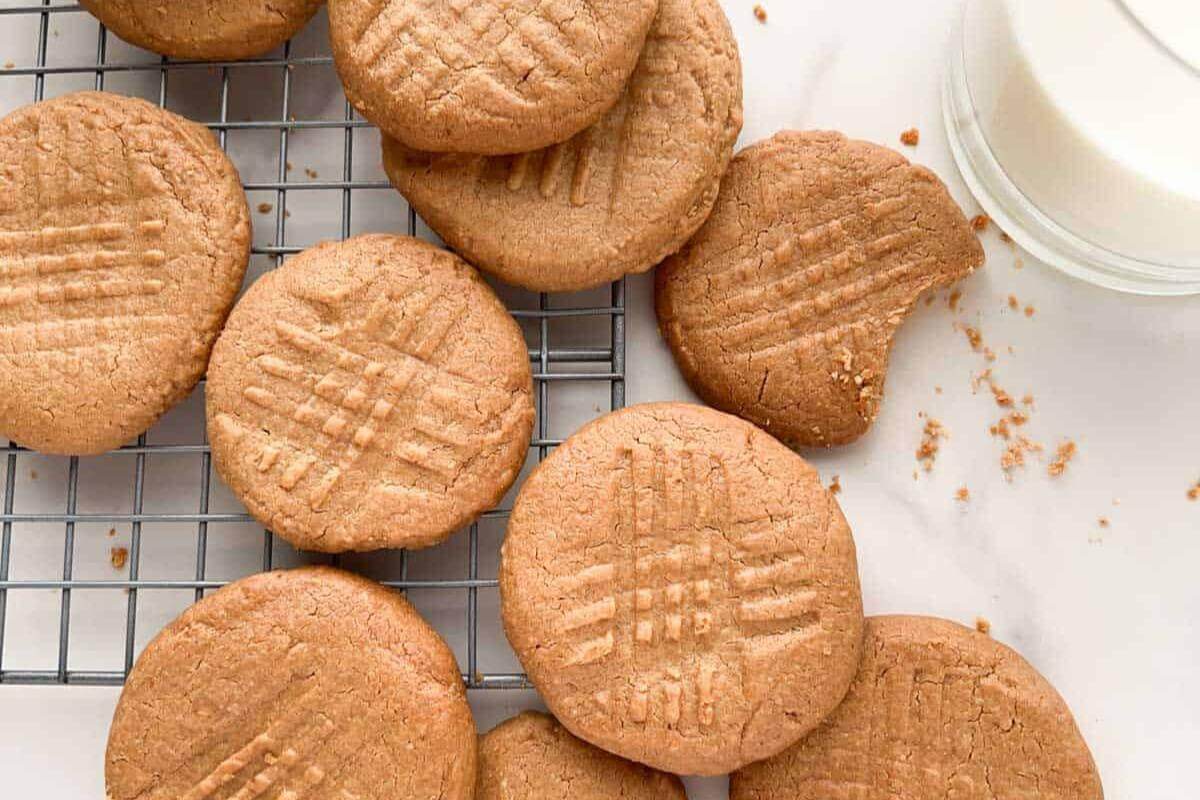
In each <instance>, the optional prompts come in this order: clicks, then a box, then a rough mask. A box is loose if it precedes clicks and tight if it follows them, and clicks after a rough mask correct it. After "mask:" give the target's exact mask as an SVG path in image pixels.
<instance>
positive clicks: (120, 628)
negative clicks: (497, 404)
mask: <svg viewBox="0 0 1200 800" xmlns="http://www.w3.org/2000/svg"><path fill="white" fill-rule="evenodd" d="M0 48H4V49H0V64H3V69H0V113H4V114H6V113H8V112H10V111H12V110H13V109H15V108H16V107H18V106H20V105H23V104H25V103H28V102H34V101H39V100H43V99H47V98H50V97H53V96H57V95H61V94H64V93H66V92H70V91H76V90H80V89H104V90H109V91H114V92H119V93H122V94H131V95H135V96H142V97H145V98H146V99H150V100H153V101H157V102H158V104H159V105H161V106H163V107H166V108H169V109H171V110H173V111H176V112H178V113H182V114H184V115H185V116H188V117H190V118H192V119H194V120H197V121H200V122H202V123H204V124H206V125H207V126H208V127H209V128H210V129H212V130H213V131H214V133H215V134H216V135H217V137H218V139H219V141H220V143H221V146H222V147H223V148H225V149H226V151H227V152H228V153H229V154H230V156H231V157H232V158H233V160H234V162H235V163H236V164H237V165H238V167H239V169H240V171H241V173H242V178H243V182H244V185H245V188H246V192H247V196H248V198H249V199H250V204H251V212H252V216H253V218H254V222H255V240H254V245H253V248H252V259H251V268H250V270H249V272H248V275H247V283H250V282H252V281H253V280H254V279H255V278H256V277H258V276H259V275H261V274H262V272H263V271H265V270H269V269H272V268H274V267H275V266H278V264H279V263H281V262H282V261H283V260H284V259H286V258H287V257H288V256H289V255H291V254H294V253H297V252H299V251H301V250H302V249H304V248H305V247H306V246H308V245H311V244H313V243H315V242H316V241H318V240H320V239H328V238H346V237H348V236H351V235H354V234H356V233H359V232H363V231H368V230H370V231H391V232H401V233H408V234H410V235H421V236H424V237H425V238H429V239H435V237H433V236H432V234H430V232H429V231H428V229H427V228H425V227H424V225H423V224H422V223H421V222H420V221H419V220H418V218H417V216H416V215H415V213H414V212H413V211H412V209H411V208H409V207H408V206H407V204H406V203H404V201H403V198H401V197H400V196H399V195H398V194H397V193H396V192H395V191H394V190H393V189H392V188H391V186H390V185H389V184H388V183H387V181H386V180H385V179H384V175H383V173H382V171H381V169H380V168H379V165H378V161H379V156H378V132H377V131H375V130H374V129H373V128H372V126H371V125H370V124H369V123H367V122H366V121H365V120H363V119H361V118H359V117H357V116H356V115H355V113H354V111H353V109H352V108H351V107H350V105H349V104H348V103H347V102H346V101H345V97H344V95H343V94H342V92H341V88H340V85H338V83H337V78H336V74H335V72H334V68H333V63H332V58H331V57H330V55H329V50H328V45H327V23H326V21H325V18H324V14H322V15H320V16H319V17H318V18H317V19H316V20H314V21H313V23H312V24H310V26H309V27H308V28H306V30H305V31H304V32H303V33H302V34H300V35H299V36H298V37H297V39H296V40H294V41H292V42H289V43H288V44H287V45H285V46H284V47H282V48H280V49H279V50H278V51H277V52H275V53H272V54H270V55H269V56H266V57H262V58H257V59H253V60H249V61H237V62H177V61H171V60H167V59H162V58H159V57H158V56H154V55H152V54H148V53H145V52H144V51H140V50H137V49H136V48H133V47H132V46H130V45H128V44H126V43H124V42H122V41H120V40H119V39H117V38H116V37H115V36H112V35H110V34H108V33H107V32H106V31H105V30H104V28H103V27H102V26H100V25H99V24H98V23H97V22H96V21H95V20H94V19H92V18H91V16H90V15H88V14H87V13H85V12H82V10H81V9H80V8H79V7H78V6H77V5H75V4H73V3H66V4H58V3H52V2H50V0H43V2H41V3H38V4H31V3H30V2H28V0H24V1H23V2H22V0H0ZM0 146H2V143H0ZM318 167H319V169H320V172H319V171H318ZM302 170H303V171H302ZM321 172H324V173H325V174H326V175H328V174H330V173H332V174H334V175H336V176H337V177H335V178H329V177H322V176H321ZM496 288H497V290H498V291H499V292H500V294H501V296H502V297H503V298H504V300H505V301H506V303H507V304H508V306H509V308H510V309H511V310H512V313H513V315H514V316H515V317H516V318H517V320H518V322H519V323H520V324H521V326H522V328H523V330H524V331H525V334H526V338H527V341H528V342H529V343H530V353H529V356H530V360H531V362H532V364H533V367H534V381H535V387H536V402H537V411H538V417H537V424H536V428H535V439H534V441H533V445H532V448H531V452H530V457H529V459H528V462H527V468H528V467H529V466H532V465H533V464H535V463H536V462H537V461H539V460H541V459H542V458H544V457H545V455H546V454H547V452H548V451H549V450H550V449H551V448H553V447H554V446H555V445H556V444H558V443H559V442H560V441H561V439H562V438H563V437H564V436H566V435H567V434H568V433H569V432H570V431H571V430H572V429H573V428H574V427H576V426H578V425H579V424H581V423H583V422H585V421H586V420H587V419H589V418H591V417H594V416H596V415H598V414H600V413H602V412H606V411H609V410H611V409H615V408H620V407H621V406H622V405H624V401H625V385H624V379H625V317H624V313H625V312H624V309H625V286H624V282H619V283H616V284H613V285H612V286H611V287H605V288H604V289H602V290H597V291H594V292H589V293H581V294H577V295H566V296H561V295H554V296H549V295H545V294H541V295H537V294H532V293H527V292H522V291H516V290H512V289H511V288H508V287H500V286H498V287H496ZM552 339H553V341H554V343H553V344H552ZM0 391H3V388H2V387H0ZM202 391H203V390H202V387H201V388H200V389H198V390H197V391H196V392H194V393H193V396H192V397H191V398H189V399H188V401H186V402H185V403H183V404H182V405H181V406H180V407H179V408H177V409H175V410H173V411H172V412H170V413H169V414H168V415H167V416H165V417H164V418H163V420H161V421H160V422H159V423H158V424H157V425H156V426H155V427H154V428H152V429H151V430H150V431H148V432H147V433H146V434H144V435H142V436H140V437H138V439H137V442H136V443H131V444H129V445H127V446H125V447H122V448H121V449H119V450H117V451H115V452H113V453H110V454H107V455H104V456H99V457H95V458H52V457H48V456H42V455H40V454H37V453H32V452H29V451H27V450H24V449H23V448H21V447H19V446H17V445H15V444H13V443H9V444H8V445H7V447H6V449H4V450H3V451H2V452H3V458H4V461H5V463H4V465H3V468H2V474H3V479H4V492H3V507H2V508H3V510H2V512H0V683H2V684H45V683H54V684H91V685H97V684H99V685H116V684H120V683H122V682H123V681H124V679H125V676H126V675H127V674H128V672H129V670H130V668H131V667H132V665H133V662H134V660H135V658H136V656H137V654H138V652H140V650H141V648H142V647H143V646H144V645H145V643H146V642H147V641H148V640H149V639H150V638H151V637H153V635H154V634H155V633H156V632H157V631H158V630H159V629H160V628H161V627H162V625H163V624H165V623H166V622H168V621H169V620H170V619H172V618H173V617H174V616H175V615H176V614H177V613H178V612H179V611H181V610H182V609H183V608H185V607H186V605H187V604H189V603H191V602H194V601H195V600H198V599H200V598H201V597H203V596H204V594H205V593H206V592H208V591H211V590H213V589H216V588H218V587H220V586H223V585H224V584H226V583H228V582H229V581H231V580H234V579H236V578H238V577H241V576H243V575H247V574H250V573H252V572H255V571H258V570H269V569H272V568H277V567H280V566H291V565H295V564H299V563H314V562H315V563H335V564H342V565H343V566H348V567H350V568H353V569H355V570H357V571H359V572H362V573H364V574H367V575H370V576H371V577H375V578H376V579H379V580H381V581H382V582H383V583H385V584H386V585H388V586H391V587H394V588H396V589H399V590H403V591H405V592H406V593H407V594H408V596H409V598H410V599H411V600H412V601H413V603H414V605H416V606H417V608H418V609H419V610H421V611H422V613H423V614H425V616H426V617H427V618H428V619H430V621H431V622H433V624H434V625H435V626H436V627H437V628H438V629H439V630H440V631H441V633H442V634H443V635H444V636H445V637H446V638H447V640H448V641H449V642H450V644H451V646H452V648H453V649H454V650H455V651H456V654H457V655H458V658H459V663H460V664H462V665H463V666H464V667H465V673H464V676H463V678H464V680H465V682H466V684H467V686H468V688H471V689H521V688H528V684H527V683H526V681H525V677H524V676H523V675H522V674H521V673H520V670H519V665H518V664H517V663H516V661H515V659H514V658H512V656H511V652H510V651H508V649H507V645H506V643H505V642H504V638H503V634H502V633H501V632H500V625H499V615H498V602H497V597H496V587H497V581H496V578H495V572H496V566H497V562H498V551H499V544H500V540H501V538H502V536H503V529H504V524H505V520H506V517H507V511H506V510H505V509H506V508H507V507H511V496H512V493H511V492H510V496H509V497H508V498H506V499H505V501H504V503H502V506H501V507H500V508H497V509H495V510H493V511H489V512H487V513H486V514H484V515H483V517H482V518H481V519H480V520H479V521H478V522H477V523H475V524H473V525H471V526H470V529H469V530H468V531H467V532H465V533H460V534H457V535H456V536H455V537H454V538H452V539H451V540H450V541H449V542H447V543H446V544H444V545H442V546H440V547H438V548H433V549H431V550H425V551H414V552H412V553H408V552H405V551H388V552H382V553H377V554H370V555H365V556H359V555H353V556H346V557H343V558H338V557H333V558H327V557H315V556H312V555H310V554H302V553H297V552H295V551H294V550H292V549H291V548H290V546H288V545H287V544H286V543H285V542H283V541H282V540H276V538H275V537H274V536H273V535H272V534H271V533H270V532H268V531H263V530H262V529H261V528H259V527H257V526H256V525H255V523H254V521H253V520H252V519H251V518H250V517H249V516H248V515H247V514H246V513H245V510H244V509H243V508H241V506H240V505H239V504H238V503H237V502H236V500H234V499H233V498H232V496H231V495H229V493H228V492H227V490H225V488H224V487H223V486H222V485H221V484H220V481H219V480H218V479H217V478H216V476H215V475H214V473H213V470H212V463H211V458H210V453H209V448H208V444H207V439H206V437H205V434H204V425H203V398H202V396H201V395H202ZM522 477H524V476H522Z"/></svg>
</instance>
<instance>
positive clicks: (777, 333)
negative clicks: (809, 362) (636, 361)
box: [685, 194, 936, 358]
mask: <svg viewBox="0 0 1200 800" xmlns="http://www.w3.org/2000/svg"><path fill="white" fill-rule="evenodd" d="M910 205H911V198H910V197H909V196H908V195H905V194H899V195H896V196H891V197H886V198H884V199H883V200H880V201H878V202H875V203H871V204H869V205H867V206H865V207H863V208H861V209H857V210H855V211H854V212H852V213H850V214H846V215H843V216H841V217H838V218H834V219H830V220H826V221H824V222H822V223H819V224H817V225H813V226H811V227H808V228H805V229H804V230H800V231H794V232H792V231H785V232H783V233H782V234H781V235H780V236H779V238H780V241H779V243H778V244H776V245H775V247H773V248H772V249H770V250H768V251H767V252H766V253H765V254H764V255H763V257H762V259H761V262H760V263H750V262H744V261H738V260H734V261H733V263H731V264H729V265H727V266H725V267H723V268H720V269H718V270H716V271H714V272H712V273H706V274H705V275H704V276H703V280H705V282H706V284H705V285H706V287H707V290H709V291H713V292H715V293H717V295H718V296H720V295H722V294H724V293H726V292H728V293H729V294H728V295H727V296H726V297H724V298H723V305H722V308H723V309H724V311H726V312H727V313H726V314H721V315H718V316H719V317H720V318H721V319H722V320H724V319H725V318H726V316H728V315H748V316H746V317H745V318H744V319H742V320H740V321H738V322H736V323H734V324H732V325H729V324H728V322H727V321H726V322H721V323H716V322H713V321H712V318H711V316H709V317H707V318H705V319H700V318H698V317H697V318H693V317H691V316H690V315H689V316H688V317H687V319H686V320H685V323H686V324H687V325H689V326H690V327H694V328H696V329H697V330H702V331H710V332H716V333H717V334H718V335H719V336H721V337H722V339H723V341H724V342H725V343H726V346H727V347H729V348H731V349H733V350H735V351H737V352H738V353H740V354H742V355H744V356H747V357H751V358H756V357H766V356H773V355H776V354H778V353H781V352H808V351H811V350H820V349H825V348H827V347H828V346H829V345H830V344H833V343H837V342H840V341H842V340H844V339H845V337H846V336H854V337H858V338H863V339H866V338H869V336H870V334H869V331H870V328H871V326H872V324H873V321H872V319H860V318H859V317H860V314H859V313H858V312H859V311H860V310H861V308H862V306H863V305H864V304H865V303H867V302H869V300H870V298H871V297H872V296H874V295H876V294H878V293H880V292H882V291H885V290H887V289H888V288H890V287H893V286H897V285H900V284H904V283H907V282H911V281H919V280H920V279H921V278H922V276H924V275H926V274H929V273H930V271H931V267H933V266H934V265H935V264H936V259H935V258H934V257H932V256H925V255H917V256H915V257H907V255H908V253H909V252H910V250H911V248H912V247H913V245H916V244H918V243H920V242H921V241H922V240H923V239H924V238H925V234H924V232H923V231H922V230H921V229H920V228H917V227H914V226H908V227H904V228H902V229H900V230H897V231H891V232H887V233H881V234H880V235H878V236H876V237H875V238H873V239H871V240H870V241H868V242H866V243H865V244H864V243H859V242H856V241H855V240H854V239H853V237H852V236H851V233H850V226H851V225H856V224H857V223H858V222H859V221H862V222H864V223H865V224H866V225H868V226H870V227H874V226H876V225H878V224H880V223H882V222H884V221H885V220H887V219H889V218H891V217H893V216H895V215H896V214H899V213H901V212H903V211H904V210H905V209H907V208H909V207H910ZM889 258H892V259H894V262H893V263H888V264H887V265H886V266H885V268H884V269H881V270H878V271H873V272H869V273H863V269H864V267H866V266H867V265H868V264H870V263H875V262H880V261H883V260H885V259H889ZM718 328H721V330H718Z"/></svg>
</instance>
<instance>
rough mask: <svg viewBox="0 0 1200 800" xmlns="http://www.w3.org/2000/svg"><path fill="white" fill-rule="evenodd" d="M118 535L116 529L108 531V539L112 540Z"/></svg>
mask: <svg viewBox="0 0 1200 800" xmlns="http://www.w3.org/2000/svg"><path fill="white" fill-rule="evenodd" d="M116 535H117V529H116V528H109V529H108V538H110V539H111V538H112V537H114V536H116Z"/></svg>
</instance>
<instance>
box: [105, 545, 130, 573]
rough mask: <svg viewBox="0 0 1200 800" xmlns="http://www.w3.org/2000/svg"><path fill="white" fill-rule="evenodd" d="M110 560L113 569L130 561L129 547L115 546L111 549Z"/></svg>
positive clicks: (119, 567)
mask: <svg viewBox="0 0 1200 800" xmlns="http://www.w3.org/2000/svg"><path fill="white" fill-rule="evenodd" d="M108 557H109V560H110V561H112V565H113V569H121V568H122V567H124V566H125V564H126V563H127V562H128V561H129V548H128V547H113V548H112V550H111V551H109V556H108Z"/></svg>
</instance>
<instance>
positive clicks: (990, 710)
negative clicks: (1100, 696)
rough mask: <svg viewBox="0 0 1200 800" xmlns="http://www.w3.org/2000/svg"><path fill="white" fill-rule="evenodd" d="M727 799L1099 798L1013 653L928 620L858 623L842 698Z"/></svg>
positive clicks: (1074, 740)
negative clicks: (860, 630) (855, 664)
mask: <svg viewBox="0 0 1200 800" xmlns="http://www.w3.org/2000/svg"><path fill="white" fill-rule="evenodd" d="M729 796H730V798H732V800H826V799H827V798H832V797H854V798H856V799H857V800H891V798H897V797H903V798H905V800H946V798H955V800H993V798H1026V797H1027V798H1038V800H1102V798H1103V797H1104V791H1103V789H1101V787H1100V776H1099V775H1098V774H1097V773H1096V765H1095V764H1094V763H1093V762H1092V756H1091V754H1090V753H1089V752H1088V747H1087V744H1086V743H1085V742H1084V741H1083V737H1082V736H1081V735H1080V733H1079V729H1078V728H1077V727H1075V721H1074V720H1073V719H1072V718H1071V712H1070V710H1069V709H1068V708H1067V706H1066V703H1064V702H1063V699H1062V698H1061V697H1060V696H1059V695H1058V693H1057V692H1056V691H1054V687H1052V686H1051V685H1050V684H1049V683H1047V681H1046V679H1045V678H1043V677H1042V676H1041V675H1039V674H1038V673H1037V671H1036V670H1035V669H1034V668H1033V667H1031V666H1030V665H1029V663H1028V662H1027V661H1025V659H1023V658H1021V656H1020V655H1018V654H1017V653H1015V652H1013V651H1012V650H1010V649H1009V648H1007V647H1005V646H1004V645H1002V644H1000V643H999V642H996V641H994V640H992V639H991V638H989V637H987V636H985V635H984V634H982V633H978V632H976V631H973V630H970V629H968V628H964V627H962V626H961V625H956V624H955V623H953V622H947V621H946V620H940V619H933V618H930V617H872V618H870V619H868V620H867V632H866V637H865V639H864V641H863V661H862V668H861V669H860V671H859V674H858V677H857V678H855V680H854V685H853V686H852V687H851V688H850V693H849V694H848V695H847V696H846V700H845V701H844V702H843V703H842V704H841V705H840V706H838V708H837V710H836V711H834V712H833V714H832V715H831V716H830V717H829V719H828V720H826V721H825V722H824V723H822V724H821V726H820V727H819V728H817V730H815V731H814V732H813V733H811V734H809V735H808V736H807V737H806V738H805V739H804V740H803V741H801V742H800V743H799V744H797V745H796V746H795V747H792V748H790V749H789V750H787V751H786V752H784V753H782V754H781V755H778V756H776V757H775V758H772V759H769V760H767V761H764V762H762V763H759V764H752V765H750V766H749V767H746V768H745V769H744V770H742V771H740V772H737V773H735V774H734V775H733V779H732V783H731V787H730V793H729Z"/></svg>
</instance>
